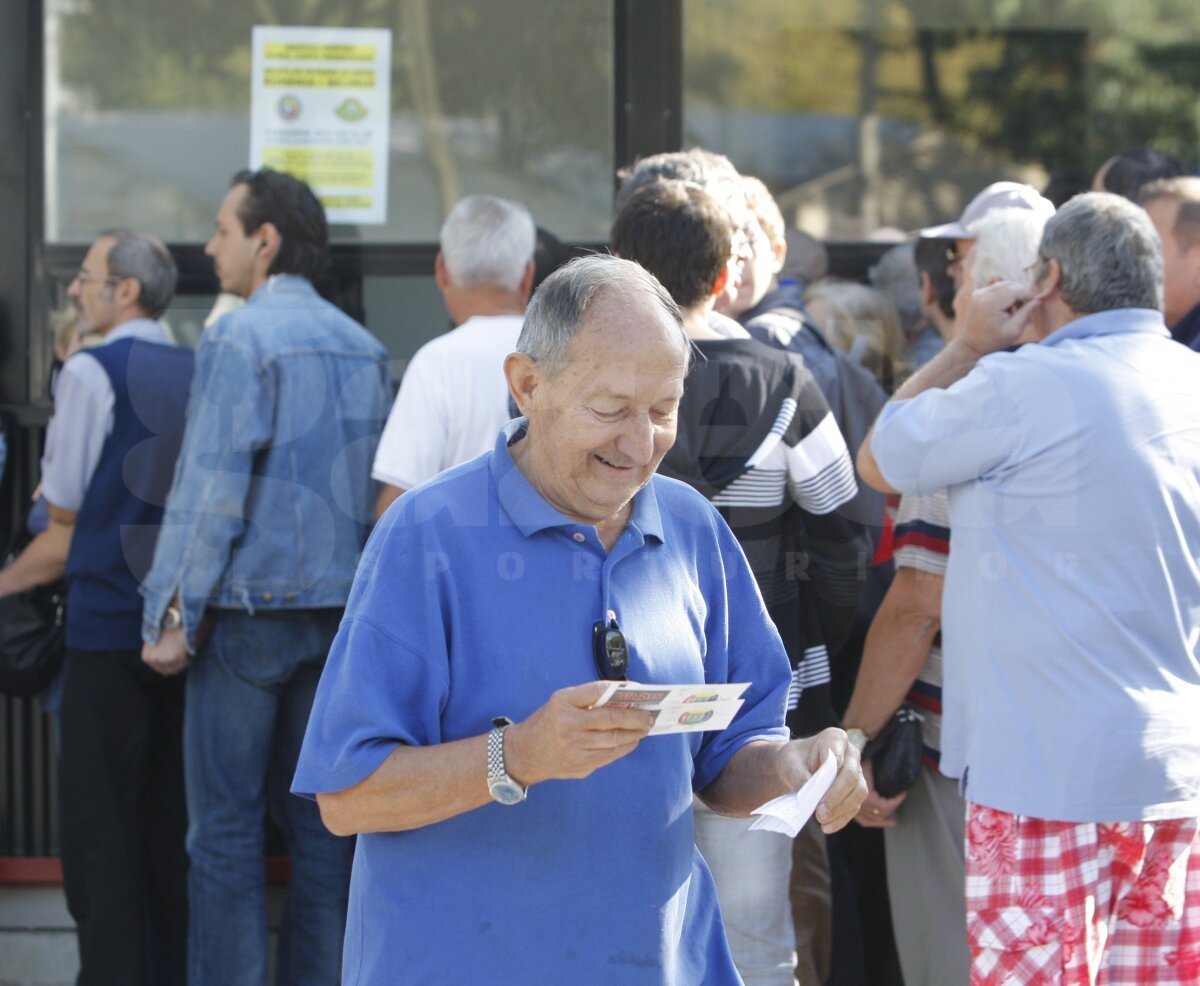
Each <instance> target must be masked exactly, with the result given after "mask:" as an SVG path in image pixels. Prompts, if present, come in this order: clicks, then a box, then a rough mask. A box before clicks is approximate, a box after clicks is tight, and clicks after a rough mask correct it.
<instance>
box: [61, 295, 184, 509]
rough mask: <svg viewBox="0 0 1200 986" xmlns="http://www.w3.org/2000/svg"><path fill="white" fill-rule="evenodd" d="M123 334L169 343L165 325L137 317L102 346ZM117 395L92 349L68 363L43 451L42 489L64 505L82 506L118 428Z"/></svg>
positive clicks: (164, 343) (126, 323) (104, 340)
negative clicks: (106, 446)
mask: <svg viewBox="0 0 1200 986" xmlns="http://www.w3.org/2000/svg"><path fill="white" fill-rule="evenodd" d="M119 339H143V340H145V341H146V342H159V343H162V344H163V345H167V344H168V343H169V341H170V340H168V339H167V337H166V336H165V335H164V334H163V330H162V326H161V325H159V324H158V322H156V321H154V320H153V319H149V318H133V319H130V320H129V321H128V322H122V323H121V324H120V325H118V326H117V327H116V328H114V329H112V330H111V331H109V332H108V333H107V334H106V335H105V336H104V339H103V341H102V342H101V343H100V345H101V346H107V345H109V344H110V343H114V342H116V341H117V340H119ZM115 403H116V397H115V395H114V394H113V388H112V381H111V380H109V378H108V374H107V373H106V372H105V371H104V367H102V366H101V365H100V363H99V361H97V360H96V359H95V358H94V357H93V356H92V355H91V354H90V353H89V352H88V351H87V350H86V349H81V350H79V351H78V352H76V353H73V354H72V355H71V356H70V358H68V359H67V361H66V362H65V363H64V364H63V367H62V370H61V371H60V372H59V374H58V381H57V383H56V384H55V387H54V417H52V418H51V419H50V424H49V425H48V426H47V428H46V448H45V450H44V452H43V454H42V495H43V496H44V497H45V498H46V499H47V501H49V502H50V503H52V504H54V506H56V507H61V508H62V509H63V510H72V511H74V510H78V509H79V508H80V507H81V506H82V505H83V497H84V494H85V493H87V488H88V485H89V484H90V483H91V481H92V475H93V474H94V473H95V472H96V466H97V464H98V463H99V462H100V453H101V451H102V450H103V449H104V443H105V442H106V441H107V440H108V436H109V435H110V434H111V433H112V429H113V407H114V405H115Z"/></svg>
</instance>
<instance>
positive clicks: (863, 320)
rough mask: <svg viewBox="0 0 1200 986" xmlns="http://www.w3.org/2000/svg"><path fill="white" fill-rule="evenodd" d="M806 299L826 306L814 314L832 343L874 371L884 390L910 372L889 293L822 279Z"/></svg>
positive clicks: (851, 283)
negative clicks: (819, 313)
mask: <svg viewBox="0 0 1200 986" xmlns="http://www.w3.org/2000/svg"><path fill="white" fill-rule="evenodd" d="M804 300H805V302H806V303H808V304H811V305H815V306H819V307H820V308H822V309H823V311H822V313H821V315H820V317H817V316H816V314H814V318H816V320H817V322H818V323H819V324H820V326H821V328H822V329H824V330H825V338H826V339H828V340H829V344H830V345H831V346H833V347H834V348H835V349H840V350H842V351H843V352H845V353H847V354H848V355H849V356H850V357H851V358H853V359H854V360H855V361H856V362H858V363H859V364H861V365H862V366H863V367H864V368H865V369H867V370H869V371H870V372H871V373H872V374H874V376H875V379H876V380H878V381H879V383H880V384H881V385H882V386H883V388H884V390H887V391H888V392H889V393H890V392H891V391H892V390H893V389H895V387H896V386H898V385H899V383H900V381H901V380H902V379H903V378H904V377H905V376H907V375H908V371H909V367H908V364H907V363H906V362H905V359H904V349H905V346H904V332H903V330H902V329H901V327H900V315H899V314H898V313H897V311H896V306H895V305H893V304H892V302H891V301H889V300H888V298H887V296H886V295H884V294H882V293H881V292H879V291H876V290H875V289H874V288H869V287H867V286H866V285H865V284H856V283H854V282H853V281H821V282H819V283H818V284H814V285H813V286H812V287H811V288H809V289H808V290H807V291H806V292H805V294H804Z"/></svg>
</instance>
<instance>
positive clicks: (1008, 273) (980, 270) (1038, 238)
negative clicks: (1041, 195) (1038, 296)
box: [969, 209, 1047, 288]
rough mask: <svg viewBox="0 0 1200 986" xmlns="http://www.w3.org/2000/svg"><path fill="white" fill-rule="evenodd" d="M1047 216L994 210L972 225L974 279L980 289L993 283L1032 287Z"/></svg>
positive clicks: (1014, 210) (1026, 212) (1008, 210)
mask: <svg viewBox="0 0 1200 986" xmlns="http://www.w3.org/2000/svg"><path fill="white" fill-rule="evenodd" d="M1046 218H1047V217H1046V216H1043V215H1041V214H1039V213H1037V212H1034V211H1033V210H1032V209H993V210H992V211H991V212H989V213H987V214H986V215H984V216H983V218H982V219H977V220H975V222H973V223H971V225H970V227H969V228H970V230H971V232H972V233H973V234H974V236H975V245H974V247H972V249H973V250H974V253H973V254H972V258H973V259H972V260H971V276H972V278H973V279H974V281H975V286H976V287H977V288H982V287H985V286H987V285H988V284H991V283H992V282H993V281H1014V282H1015V283H1017V284H1020V285H1022V286H1023V287H1027V288H1028V287H1032V286H1033V282H1034V281H1035V280H1036V277H1037V271H1036V270H1035V269H1034V268H1035V267H1036V266H1037V260H1038V247H1039V246H1040V245H1041V242H1042V234H1043V231H1044V230H1045V228H1046Z"/></svg>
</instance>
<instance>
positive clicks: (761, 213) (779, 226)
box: [742, 175, 787, 250]
mask: <svg viewBox="0 0 1200 986" xmlns="http://www.w3.org/2000/svg"><path fill="white" fill-rule="evenodd" d="M742 189H743V190H744V191H745V193H746V203H747V204H748V205H749V206H750V211H751V212H752V213H753V214H754V218H755V219H756V220H757V221H758V225H759V226H761V227H762V231H763V232H764V233H766V234H767V239H768V240H770V241H771V249H772V250H779V249H783V250H786V249H787V226H786V224H785V223H784V221H783V213H782V212H780V211H779V205H778V203H776V201H775V197H774V196H773V195H772V194H771V191H770V189H768V188H767V186H766V185H764V184H763V182H762V179H760V178H755V177H754V176H753V175H742Z"/></svg>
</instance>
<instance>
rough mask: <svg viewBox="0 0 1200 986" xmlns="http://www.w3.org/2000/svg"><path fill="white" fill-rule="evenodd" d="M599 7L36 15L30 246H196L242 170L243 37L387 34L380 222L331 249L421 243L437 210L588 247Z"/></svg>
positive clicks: (57, 7) (604, 215)
mask: <svg viewBox="0 0 1200 986" xmlns="http://www.w3.org/2000/svg"><path fill="white" fill-rule="evenodd" d="M612 23H613V13H612V3H611V0H609V2H602V0H560V2H556V3H555V4H554V16H553V17H547V16H546V8H545V4H544V3H541V2H539V0H488V2H487V3H478V2H475V0H347V2H344V3H337V4H332V3H325V2H314V0H250V2H247V3H240V4H229V3H225V2H222V0H189V2H188V3H186V4H184V3H180V2H178V0H166V2H162V3H158V4H147V3H142V2H138V0H106V2H105V3H103V4H100V3H97V2H95V0H47V2H46V49H47V50H46V113H47V119H46V174H47V190H46V225H47V229H46V234H47V240H48V241H49V242H51V243H55V242H90V240H91V239H92V237H93V236H94V235H95V232H96V230H97V229H100V228H103V227H105V226H112V225H116V224H133V225H137V226H139V227H140V228H143V229H147V230H149V231H151V232H154V233H156V234H158V235H160V236H162V237H163V238H164V239H167V240H170V241H173V242H180V241H182V242H188V241H191V242H203V241H204V240H206V239H207V238H208V236H209V232H210V230H211V224H212V215H213V210H214V209H215V207H216V203H217V202H218V201H219V199H220V196H221V194H222V193H223V192H224V190H225V187H226V183H227V182H228V180H229V176H230V175H231V174H232V173H233V172H234V171H235V170H237V169H238V168H241V167H244V166H245V165H246V164H247V161H248V155H249V107H250V32H251V28H252V27H253V26H254V25H255V24H286V25H309V26H336V27H349V26H355V27H388V28H391V29H392V32H393V43H394V51H393V57H392V73H393V76H392V114H393V116H392V123H391V154H390V162H389V163H390V167H389V179H390V182H389V196H388V199H389V210H388V213H389V214H388V221H387V223H386V225H383V226H362V227H353V228H351V227H339V228H336V229H335V231H334V235H335V239H340V240H355V239H361V240H366V241H384V242H397V241H406V242H412V241H418V242H421V241H430V240H435V239H436V237H437V231H438V229H439V227H440V225H441V221H442V218H443V216H444V214H445V212H446V211H447V209H448V208H449V206H450V205H452V204H453V202H454V201H456V200H457V198H458V197H460V196H461V195H464V194H467V193H469V192H488V193H493V194H498V195H503V196H506V197H510V198H515V199H519V200H521V201H523V202H525V203H526V204H527V205H528V206H529V207H530V209H531V210H532V211H533V213H534V215H535V216H536V217H537V219H538V222H539V223H540V224H541V225H543V226H546V227H548V228H550V229H552V230H554V231H555V232H556V233H557V234H558V235H559V236H561V237H563V238H564V239H580V240H593V239H601V238H603V236H604V235H605V233H606V231H607V227H608V222H609V218H610V217H609V208H610V200H611V189H612V178H611V174H612V168H613V162H612V146H613V140H612V122H611V121H612V94H613V84H612V62H613V58H612Z"/></svg>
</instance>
